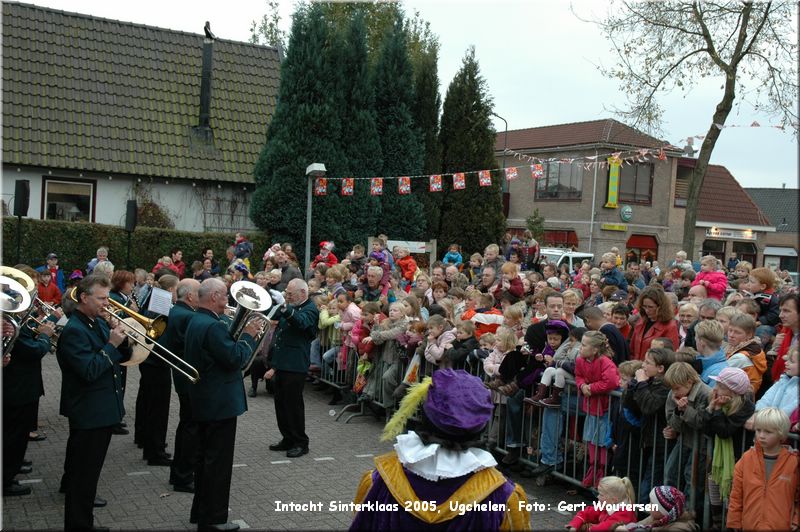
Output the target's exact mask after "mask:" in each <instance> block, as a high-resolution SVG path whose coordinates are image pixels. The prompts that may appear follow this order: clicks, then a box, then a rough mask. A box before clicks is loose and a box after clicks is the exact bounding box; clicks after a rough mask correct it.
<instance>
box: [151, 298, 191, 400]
mask: <svg viewBox="0 0 800 532" xmlns="http://www.w3.org/2000/svg"><path fill="white" fill-rule="evenodd" d="M192 316H194V309H192V307H190V306H189V305H187V304H186V303H184V302H183V301H178V302H177V303H175V305H174V306H173V307H172V309H170V311H169V318H168V319H167V329H166V330H165V331H164V334H162V335H161V337H160V338H159V339H158V343H159V344H161V345H163V346H164V347H166V348H167V349H169V350H170V351H172V352H173V353H175V354H176V355H178V356H179V357H180V358H181V359H182V360H186V357H185V354H184V350H185V349H186V330H187V329H188V328H189V322H190V321H191V320H192ZM148 358H150V357H148ZM180 367H181V368H182V369H183V370H184V371H186V369H185V368H184V367H183V366H180ZM172 380H173V382H174V383H175V391H176V392H178V394H188V393H189V387H190V386H191V383H190V381H189V379H187V378H186V377H185V376H183V375H182V374H181V373H178V372H177V371H175V370H174V369H173V370H172Z"/></svg>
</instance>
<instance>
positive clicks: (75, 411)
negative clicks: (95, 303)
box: [56, 309, 131, 429]
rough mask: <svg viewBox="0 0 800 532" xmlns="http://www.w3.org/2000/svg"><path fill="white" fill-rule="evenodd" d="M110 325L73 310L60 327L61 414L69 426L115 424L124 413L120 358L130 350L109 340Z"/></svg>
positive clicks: (98, 426) (78, 427)
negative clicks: (117, 346)
mask: <svg viewBox="0 0 800 532" xmlns="http://www.w3.org/2000/svg"><path fill="white" fill-rule="evenodd" d="M109 334H110V329H109V327H108V323H106V321H105V320H103V319H102V318H96V319H95V320H91V319H89V318H88V317H86V316H85V315H84V314H83V313H81V311H80V310H77V309H76V310H75V311H74V312H73V313H72V316H70V318H69V321H68V322H67V324H66V325H65V326H64V330H62V331H61V335H60V336H59V340H58V348H57V349H56V358H57V359H58V365H59V366H60V367H61V373H62V379H61V407H60V412H61V415H63V416H66V417H68V418H69V423H70V427H73V428H76V429H94V428H100V427H109V426H111V425H116V424H118V423H119V422H120V421H121V420H122V416H124V415H125V406H124V405H123V402H122V396H123V384H122V382H121V381H122V369H121V367H120V365H119V364H120V362H124V361H126V360H128V359H129V358H130V355H131V350H130V348H129V347H127V345H126V343H127V342H126V343H123V344H121V345H120V346H119V348H116V347H114V346H113V345H112V344H110V343H108V338H109Z"/></svg>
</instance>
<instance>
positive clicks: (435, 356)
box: [425, 314, 456, 369]
mask: <svg viewBox="0 0 800 532" xmlns="http://www.w3.org/2000/svg"><path fill="white" fill-rule="evenodd" d="M455 340H456V332H455V329H453V328H452V326H451V325H450V324H449V323H448V322H447V320H446V319H445V318H444V317H442V316H439V315H438V314H435V315H433V316H431V317H430V319H429V320H428V345H427V346H426V347H425V360H427V361H428V362H430V363H431V364H435V365H436V366H438V367H439V368H440V369H441V368H446V367H447V365H448V360H447V358H446V357H445V356H444V352H445V351H447V350H448V349H450V348H452V347H453V342H454V341H455Z"/></svg>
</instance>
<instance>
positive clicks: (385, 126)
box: [374, 16, 427, 239]
mask: <svg viewBox="0 0 800 532" xmlns="http://www.w3.org/2000/svg"><path fill="white" fill-rule="evenodd" d="M374 87H375V117H376V122H377V128H378V139H379V141H380V143H381V152H382V154H383V165H382V170H383V171H382V174H383V175H384V176H409V175H418V174H420V173H421V172H422V161H423V157H422V155H423V152H422V146H421V144H420V141H419V136H418V134H417V131H416V130H415V128H414V120H413V116H412V109H413V107H414V77H413V72H412V68H411V63H410V61H409V58H408V50H407V43H406V32H405V31H404V28H403V20H402V18H401V17H399V16H398V17H397V20H396V21H395V24H394V27H393V28H392V31H391V33H389V34H388V35H387V37H386V41H385V42H384V45H383V48H382V49H381V54H380V57H379V58H378V62H377V65H376V68H375V75H374ZM416 184H417V185H420V181H419V180H417V183H416ZM426 186H427V185H426ZM415 188H416V187H415ZM381 206H382V209H381V217H380V220H378V224H377V229H378V231H379V232H383V233H386V234H388V235H389V236H391V237H393V238H400V239H418V238H420V237H422V235H423V234H424V233H425V226H426V223H425V216H424V213H423V210H422V204H421V203H420V202H419V199H418V198H417V196H416V195H414V194H409V195H400V194H399V193H398V187H397V181H394V180H392V181H387V182H386V183H385V184H384V190H383V196H382V198H381Z"/></svg>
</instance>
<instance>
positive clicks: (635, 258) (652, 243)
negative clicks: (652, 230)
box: [625, 235, 658, 264]
mask: <svg viewBox="0 0 800 532" xmlns="http://www.w3.org/2000/svg"><path fill="white" fill-rule="evenodd" d="M654 260H658V240H657V239H656V237H655V236H653V235H631V236H630V238H628V241H627V242H626V243H625V263H626V264H627V263H629V262H638V263H640V264H641V263H643V262H653V261H654Z"/></svg>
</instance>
